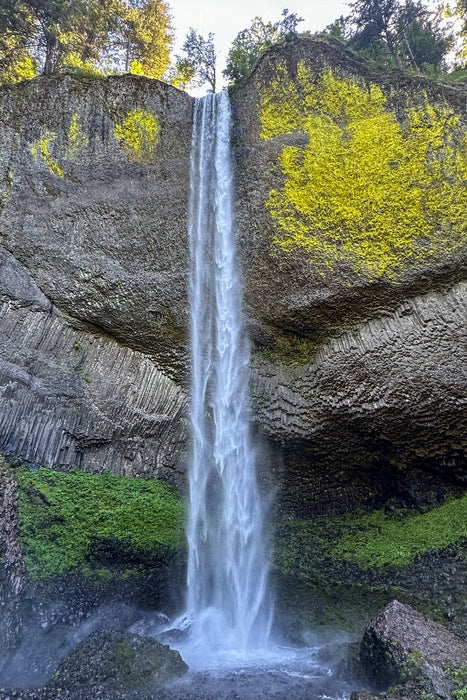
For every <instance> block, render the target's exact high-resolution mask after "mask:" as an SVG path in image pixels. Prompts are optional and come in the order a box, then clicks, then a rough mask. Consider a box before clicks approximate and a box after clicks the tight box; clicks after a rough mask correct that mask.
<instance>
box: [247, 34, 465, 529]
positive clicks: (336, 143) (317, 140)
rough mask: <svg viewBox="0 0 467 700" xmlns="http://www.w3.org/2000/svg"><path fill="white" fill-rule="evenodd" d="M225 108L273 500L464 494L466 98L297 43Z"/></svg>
mask: <svg viewBox="0 0 467 700" xmlns="http://www.w3.org/2000/svg"><path fill="white" fill-rule="evenodd" d="M234 110H235V116H236V129H235V136H234V139H235V141H234V142H235V145H236V149H235V153H236V158H237V172H238V179H237V187H238V196H237V208H236V213H237V222H238V226H239V231H240V239H241V251H242V260H243V264H244V270H245V271H244V278H245V286H246V305H247V313H248V317H249V322H250V328H251V334H252V338H253V342H254V347H255V354H254V358H253V377H252V384H253V400H254V404H255V414H256V417H257V420H258V422H259V424H260V425H261V427H262V429H263V430H264V431H265V432H266V433H267V434H268V435H270V436H271V437H272V439H273V441H274V442H275V443H276V445H278V444H281V445H282V448H283V455H284V469H285V473H284V477H283V492H282V498H281V502H282V505H283V506H284V507H285V508H286V510H288V511H289V512H290V511H292V512H295V513H297V512H298V513H300V514H301V515H302V516H305V517H306V516H309V515H311V514H313V513H319V512H324V513H326V512H329V511H330V510H331V511H332V510H334V511H337V512H338V511H343V510H346V509H348V508H355V507H358V506H361V505H365V504H366V505H377V504H378V503H381V502H384V501H385V500H386V499H387V498H388V497H389V496H396V497H400V498H402V500H405V502H406V503H408V504H409V503H412V502H414V501H415V502H420V501H424V500H425V501H426V499H427V498H428V500H429V499H430V498H431V497H432V496H433V494H434V493H435V492H436V489H437V488H438V487H439V486H440V484H441V483H443V482H445V483H451V485H452V484H453V483H462V482H464V483H465V481H464V480H465V461H464V459H465V457H464V451H465V438H464V437H463V434H465V432H464V431H465V423H464V418H463V414H462V404H463V400H464V397H465V375H464V371H463V357H464V349H463V347H462V343H461V342H460V339H461V338H462V336H463V324H464V318H465V317H464V310H463V305H464V303H465V302H464V299H465V285H464V284H463V280H464V279H465V251H466V225H465V214H466V212H467V196H466V190H465V179H466V175H467V170H466V167H467V137H466V129H465V126H466V94H465V92H462V91H457V90H453V89H450V88H442V87H439V86H435V85H433V84H432V83H429V82H428V81H425V80H415V79H408V78H402V77H401V76H398V75H397V74H396V75H394V76H381V75H379V76H378V75H373V74H371V73H370V72H369V71H368V69H367V68H366V67H365V65H364V64H362V63H361V62H359V61H358V60H356V59H355V57H354V56H353V55H352V54H350V53H348V52H346V51H345V50H344V49H342V48H341V47H339V46H338V45H335V46H334V45H332V44H329V43H328V42H323V41H318V40H309V39H297V40H295V41H293V42H291V43H284V44H281V45H278V46H276V47H274V48H273V49H272V50H270V51H269V52H268V53H267V54H266V55H265V56H264V57H263V58H262V59H261V61H260V62H259V64H258V65H257V67H256V69H255V71H254V72H253V74H252V76H251V78H250V80H249V82H248V84H247V85H246V87H245V88H243V89H242V90H241V91H240V92H239V93H237V94H236V95H235V97H234ZM428 494H430V495H428Z"/></svg>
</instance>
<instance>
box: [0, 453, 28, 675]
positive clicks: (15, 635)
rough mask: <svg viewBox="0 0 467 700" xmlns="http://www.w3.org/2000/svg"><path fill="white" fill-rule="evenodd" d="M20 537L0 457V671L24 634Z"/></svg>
mask: <svg viewBox="0 0 467 700" xmlns="http://www.w3.org/2000/svg"><path fill="white" fill-rule="evenodd" d="M18 537H19V522H18V498H17V489H16V482H15V478H14V476H13V474H12V472H11V471H10V469H9V468H8V466H7V464H6V463H5V462H4V460H3V459H2V458H1V457H0V561H1V563H2V566H1V568H0V612H1V620H2V624H1V626H0V670H1V668H2V667H3V665H4V663H6V662H7V660H8V655H9V652H11V651H12V650H13V649H14V647H15V645H16V644H17V642H18V639H19V636H20V631H21V619H20V598H21V593H22V589H23V586H24V574H25V566H24V563H23V558H22V554H21V549H20V546H19V541H18Z"/></svg>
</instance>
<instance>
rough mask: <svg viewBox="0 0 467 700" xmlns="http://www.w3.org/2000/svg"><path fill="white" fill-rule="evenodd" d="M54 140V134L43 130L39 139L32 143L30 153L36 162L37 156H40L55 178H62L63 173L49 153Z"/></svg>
mask: <svg viewBox="0 0 467 700" xmlns="http://www.w3.org/2000/svg"><path fill="white" fill-rule="evenodd" d="M56 138H57V136H56V134H54V133H53V132H51V131H48V130H47V129H45V130H44V131H43V133H42V135H41V137H40V139H37V141H34V142H33V143H32V144H31V153H32V155H33V157H34V158H35V159H36V160H37V158H38V157H39V156H41V157H42V159H43V160H44V161H45V163H46V164H47V166H48V168H49V170H50V172H51V173H53V174H54V175H57V177H63V176H64V171H63V168H62V166H61V165H60V164H59V163H58V162H57V161H56V160H55V159H54V158H53V157H52V154H51V153H50V144H52V143H54V141H55V140H56Z"/></svg>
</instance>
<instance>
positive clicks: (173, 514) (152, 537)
mask: <svg viewBox="0 0 467 700" xmlns="http://www.w3.org/2000/svg"><path fill="white" fill-rule="evenodd" d="M15 475H16V479H17V482H18V486H19V496H18V503H19V519H20V543H21V548H22V552H23V555H24V560H25V563H26V567H27V570H28V572H29V574H30V576H31V577H32V578H33V579H34V580H41V579H50V578H51V577H54V576H56V575H59V574H64V573H66V572H69V571H72V570H76V569H77V567H81V568H82V569H83V568H84V569H86V567H88V568H89V566H90V565H89V563H87V561H86V560H87V558H89V556H90V553H91V552H92V551H96V550H99V548H101V549H102V543H104V544H105V545H106V546H110V545H109V543H110V544H112V543H113V544H112V546H113V547H114V548H116V550H117V551H120V550H121V551H123V552H126V553H128V556H131V553H134V552H143V553H144V552H146V553H147V556H148V557H150V555H151V554H153V555H154V556H155V557H156V559H157V556H160V554H161V552H162V553H164V552H170V551H174V550H175V549H176V548H179V547H180V546H182V544H183V520H184V509H183V505H182V503H181V501H180V499H179V497H178V496H177V494H176V493H175V492H174V491H173V490H172V489H171V488H170V487H168V486H167V485H166V484H163V483H162V482H160V481H157V480H155V479H129V478H126V477H122V476H115V475H112V474H109V473H104V474H87V473H85V472H81V471H72V472H69V473H64V472H57V471H52V470H51V469H45V468H41V469H39V470H38V471H36V472H30V471H28V470H26V469H24V468H20V469H17V470H16V472H15ZM119 548H120V550H119ZM102 573H103V575H105V570H104V571H103V572H102Z"/></svg>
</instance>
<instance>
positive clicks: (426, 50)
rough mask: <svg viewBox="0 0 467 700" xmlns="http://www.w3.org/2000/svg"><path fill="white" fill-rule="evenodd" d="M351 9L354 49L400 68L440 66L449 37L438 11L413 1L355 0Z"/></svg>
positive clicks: (351, 43)
mask: <svg viewBox="0 0 467 700" xmlns="http://www.w3.org/2000/svg"><path fill="white" fill-rule="evenodd" d="M350 8H351V10H352V12H351V14H350V16H349V18H348V19H349V20H350V21H351V23H352V24H353V26H354V27H355V32H354V34H353V36H352V37H351V38H350V39H349V41H348V46H349V47H350V48H352V49H353V50H356V51H357V52H358V53H361V54H363V55H364V56H366V57H367V58H370V59H372V60H373V61H375V62H376V63H378V64H380V65H385V66H389V65H391V63H392V64H393V65H395V66H397V68H399V69H400V70H404V69H405V68H406V67H410V68H412V69H414V70H416V71H417V72H420V71H421V69H422V68H423V66H424V65H425V64H426V65H430V66H432V68H434V69H437V68H439V66H440V65H441V62H442V59H443V57H444V55H445V53H446V51H447V50H448V48H449V46H450V44H451V40H452V38H451V37H450V36H447V35H446V34H445V31H443V30H442V29H441V27H440V16H439V13H438V14H436V13H431V12H430V11H429V10H428V9H427V8H426V7H425V6H424V5H423V4H422V3H421V2H419V1H417V2H415V1H414V0H406V2H404V3H402V2H400V1H399V0H356V1H355V2H353V3H351V4H350Z"/></svg>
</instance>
